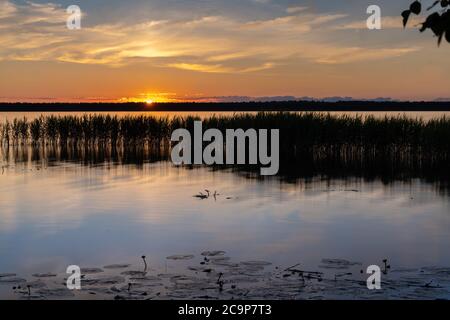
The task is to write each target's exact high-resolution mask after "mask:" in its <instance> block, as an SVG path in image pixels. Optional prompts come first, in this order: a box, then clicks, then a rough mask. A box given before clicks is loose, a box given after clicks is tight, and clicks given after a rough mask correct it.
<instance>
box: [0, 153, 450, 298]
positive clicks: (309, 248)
mask: <svg viewBox="0 0 450 320" xmlns="http://www.w3.org/2000/svg"><path fill="white" fill-rule="evenodd" d="M2 165H5V163H2ZM0 179H1V180H0V181H1V183H0V216H1V221H2V222H1V224H0V256H1V257H2V258H1V259H0V273H9V272H12V273H17V274H21V275H30V274H33V273H45V272H53V273H64V272H65V268H66V267H67V266H68V265H71V264H76V265H80V266H85V267H92V266H103V265H106V264H114V263H122V262H136V261H137V262H139V257H140V256H141V255H143V254H145V255H146V256H147V257H148V261H149V264H150V265H151V266H152V267H154V268H160V269H161V268H164V267H167V265H166V264H167V260H165V257H167V256H169V255H173V254H193V255H198V253H199V252H202V251H204V250H224V251H226V252H227V254H229V255H230V256H232V257H234V258H236V259H238V260H239V261H243V260H263V261H269V262H271V263H273V264H274V265H276V266H280V267H285V268H287V267H289V266H290V265H294V264H296V263H301V264H302V266H303V267H305V268H307V269H308V268H309V269H314V268H317V265H319V264H320V262H321V260H322V259H323V258H339V259H348V260H351V261H358V262H361V263H362V264H363V265H365V266H367V265H370V264H381V261H382V260H383V259H384V258H388V259H389V261H390V263H391V264H392V265H393V266H397V267H399V266H401V267H423V266H450V251H449V250H448V245H449V244H450V201H449V200H450V199H449V198H448V197H447V196H443V195H440V194H439V193H438V192H436V190H435V188H434V187H433V186H431V185H428V184H426V183H423V182H420V181H413V182H412V183H407V184H406V183H393V184H390V185H383V184H382V183H380V182H370V183H368V182H364V181H361V180H360V179H356V178H355V179H348V180H345V181H344V180H334V181H327V180H321V179H319V178H318V179H313V180H312V181H310V182H308V183H305V182H301V181H299V182H298V183H296V184H286V183H283V182H280V181H278V180H277V179H276V178H273V179H268V180H265V181H260V180H252V179H247V178H245V177H243V176H241V175H239V174H236V173H232V172H227V171H215V172H212V171H211V170H209V169H208V168H198V169H194V170H188V169H184V168H175V167H173V166H172V165H171V164H170V163H168V162H157V163H152V164H151V163H148V164H144V165H142V166H139V167H137V166H134V165H119V166H115V165H110V164H105V165H99V166H83V165H78V164H71V163H53V164H52V165H41V164H36V163H32V164H23V163H22V164H20V163H18V164H15V165H10V166H9V167H6V168H4V171H3V174H2V175H1V177H0ZM204 189H209V190H217V191H218V192H219V193H220V195H219V196H217V199H216V200H214V199H213V198H212V197H210V198H209V199H205V200H199V199H196V198H194V197H193V195H195V194H197V193H198V192H200V191H203V190H204ZM1 287H2V286H0V288H1ZM7 289H9V287H8V288H5V287H3V294H4V295H7V293H6V291H7ZM0 290H1V289H0ZM5 290H6V291H5ZM1 292H2V291H0V293H1Z"/></svg>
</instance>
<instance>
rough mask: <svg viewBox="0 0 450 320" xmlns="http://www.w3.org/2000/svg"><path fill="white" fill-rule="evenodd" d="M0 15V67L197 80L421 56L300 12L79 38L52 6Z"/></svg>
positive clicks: (170, 21)
mask: <svg viewBox="0 0 450 320" xmlns="http://www.w3.org/2000/svg"><path fill="white" fill-rule="evenodd" d="M0 8H2V10H1V13H0V29H1V31H2V32H1V33H0V60H15V61H23V60H29V61H62V62H70V63H81V64H101V65H108V66H111V67H120V66H124V65H128V64H131V63H134V62H136V61H141V62H142V61H145V62H147V63H149V64H152V65H154V66H156V67H164V68H176V69H183V70H189V71H195V72H206V73H251V72H261V71H265V70H270V69H274V68H276V67H277V66H281V65H289V64H290V63H293V62H295V61H308V62H312V63H317V64H325V65H328V64H342V63H352V62H359V61H372V60H380V59H386V58H395V57H399V56H402V55H406V54H409V53H411V52H414V51H417V50H419V48H416V47H411V48H403V47H396V46H395V45H393V46H391V45H389V46H388V47H385V48H383V47H380V48H372V49H369V48H363V47H360V46H354V45H353V46H352V45H351V44H350V45H349V44H344V43H340V42H339V41H338V40H335V39H334V38H333V35H332V33H333V32H336V29H341V30H345V29H351V28H354V27H356V24H354V23H352V22H348V21H347V22H345V23H344V22H343V21H342V20H345V19H348V15H347V14H342V13H339V12H336V13H312V12H309V11H308V9H307V8H305V7H288V8H286V9H285V12H286V13H287V14H286V13H285V14H281V15H275V16H273V17H269V18H265V19H261V20H252V21H248V20H247V21H245V20H244V21H243V20H242V19H238V18H233V17H230V16H220V15H206V16H193V15H191V16H188V15H185V16H183V17H182V18H180V17H178V18H174V17H162V18H161V19H159V20H151V19H149V20H144V21H134V22H131V23H130V22H125V21H120V20H118V21H117V22H115V23H112V24H105V23H103V24H100V23H99V24H92V23H90V24H89V23H84V22H83V23H82V26H83V27H82V29H81V30H68V29H67V28H66V19H67V17H68V14H67V13H66V11H65V8H63V7H61V6H60V5H57V4H52V3H46V4H37V3H33V2H27V3H26V4H24V5H17V4H14V3H13V2H11V1H5V0H0ZM85 17H86V16H85ZM88 22H89V21H88ZM392 23H393V21H392Z"/></svg>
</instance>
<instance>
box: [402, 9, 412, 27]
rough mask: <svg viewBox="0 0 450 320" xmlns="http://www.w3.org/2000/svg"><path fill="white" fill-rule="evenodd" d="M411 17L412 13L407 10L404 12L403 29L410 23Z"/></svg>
mask: <svg viewBox="0 0 450 320" xmlns="http://www.w3.org/2000/svg"><path fill="white" fill-rule="evenodd" d="M410 15H411V11H409V10H405V11H403V12H402V17H403V27H406V24H407V23H408V19H409V16H410Z"/></svg>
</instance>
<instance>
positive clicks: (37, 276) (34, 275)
mask: <svg viewBox="0 0 450 320" xmlns="http://www.w3.org/2000/svg"><path fill="white" fill-rule="evenodd" d="M32 276H33V277H35V278H53V277H56V276H57V275H56V274H54V273H35V274H32Z"/></svg>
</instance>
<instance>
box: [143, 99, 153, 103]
mask: <svg viewBox="0 0 450 320" xmlns="http://www.w3.org/2000/svg"><path fill="white" fill-rule="evenodd" d="M145 103H146V104H152V103H153V100H152V99H147V100H145Z"/></svg>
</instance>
